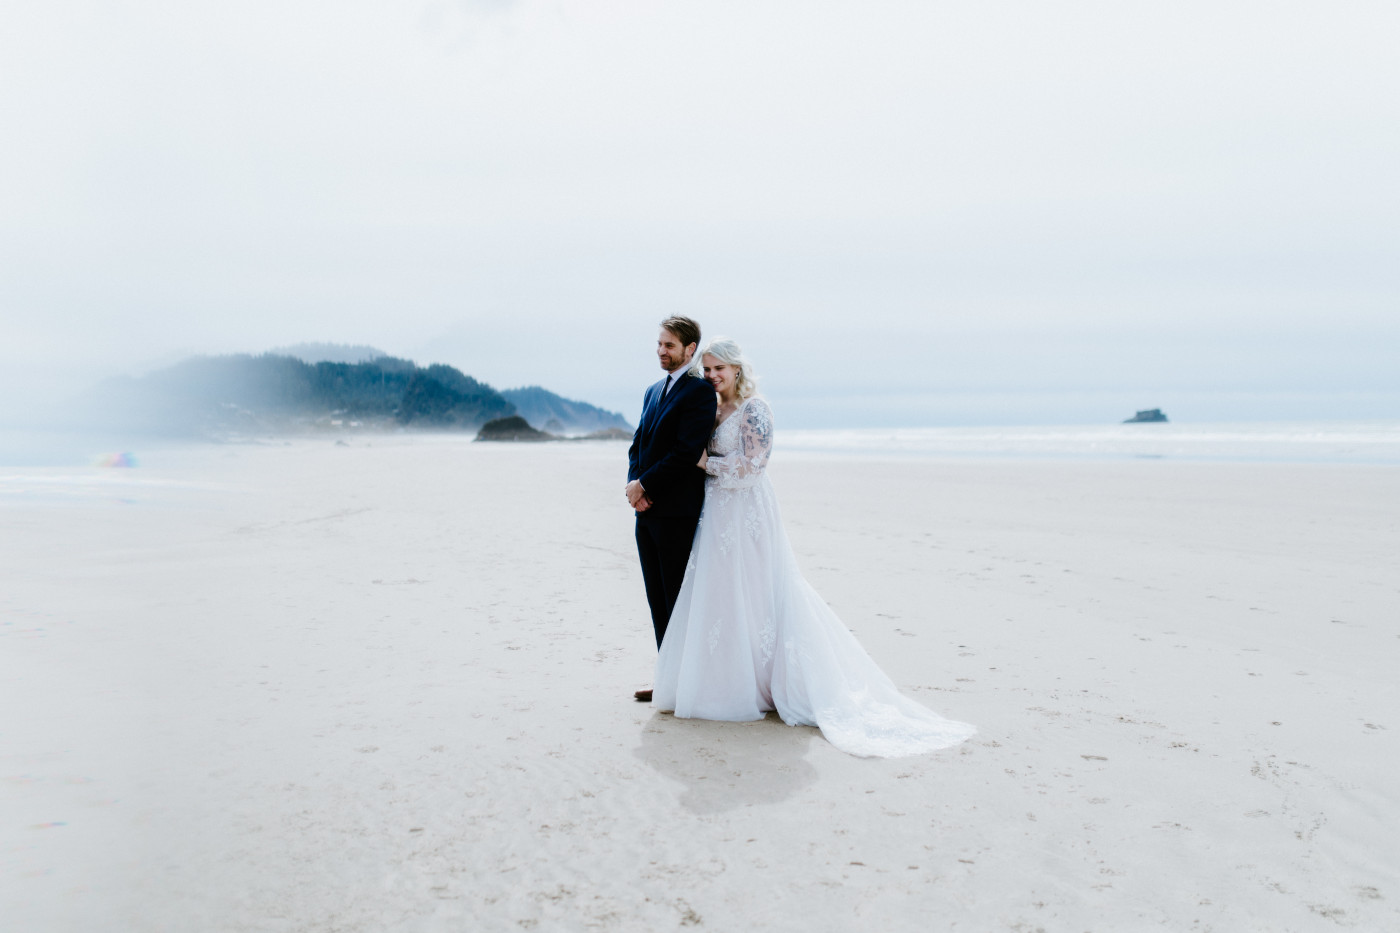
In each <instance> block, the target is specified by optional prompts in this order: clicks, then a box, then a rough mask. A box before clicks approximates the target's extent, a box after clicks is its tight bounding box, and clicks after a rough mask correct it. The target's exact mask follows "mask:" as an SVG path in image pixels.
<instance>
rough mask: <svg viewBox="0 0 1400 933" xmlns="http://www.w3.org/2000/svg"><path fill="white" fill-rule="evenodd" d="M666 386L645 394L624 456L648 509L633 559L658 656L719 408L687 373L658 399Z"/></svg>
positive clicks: (707, 388)
mask: <svg viewBox="0 0 1400 933" xmlns="http://www.w3.org/2000/svg"><path fill="white" fill-rule="evenodd" d="M665 385H666V380H665V379H662V380H661V381H660V382H658V383H656V385H654V386H652V387H651V388H649V389H647V391H646V395H645V396H644V397H643V400H642V417H641V420H640V421H639V422H638V423H637V433H636V434H635V435H633V437H632V446H631V448H630V449H629V450H628V451H627V480H628V482H631V481H632V480H634V479H635V480H639V481H641V484H642V488H643V489H645V490H646V494H647V498H648V499H650V500H651V503H652V504H651V508H649V509H647V510H646V511H645V512H638V513H637V556H638V557H640V558H641V562H642V579H643V580H644V581H645V582H646V589H647V603H648V604H649V605H650V606H651V624H652V627H653V628H655V629H656V646H657V647H658V648H660V647H661V639H662V638H664V637H665V635H666V622H667V620H668V619H670V618H671V609H672V608H673V607H674V606H675V605H676V597H677V596H679V595H680V592H681V582H682V581H683V580H684V579H685V565H686V562H687V561H689V560H690V545H691V543H692V542H694V540H695V526H696V525H697V524H698V523H699V521H700V509H701V507H702V506H703V505H704V504H705V471H704V470H701V469H700V468H699V467H697V466H696V465H695V464H696V462H697V461H698V460H699V459H700V454H701V453H703V452H704V450H705V445H706V444H708V443H709V440H710V433H711V432H712V431H713V430H714V428H715V409H716V407H717V406H718V402H717V400H716V398H715V390H714V386H712V385H710V384H709V383H708V382H706V381H705V380H704V379H701V378H699V377H698V376H693V375H690V374H689V372H687V374H686V375H683V376H681V377H680V378H679V379H677V380H676V381H675V382H674V383H673V384H672V386H671V391H669V392H667V393H666V395H665V396H664V397H663V396H662V394H661V390H662V388H663V387H665Z"/></svg>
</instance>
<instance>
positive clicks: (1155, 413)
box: [1123, 408, 1167, 424]
mask: <svg viewBox="0 0 1400 933" xmlns="http://www.w3.org/2000/svg"><path fill="white" fill-rule="evenodd" d="M1166 420H1167V416H1166V415H1164V414H1162V409H1160V408H1148V409H1146V410H1145V411H1140V412H1138V413H1137V414H1136V415H1133V416H1132V417H1131V418H1128V419H1125V420H1124V422H1123V423H1124V424H1138V423H1140V422H1144V421H1166Z"/></svg>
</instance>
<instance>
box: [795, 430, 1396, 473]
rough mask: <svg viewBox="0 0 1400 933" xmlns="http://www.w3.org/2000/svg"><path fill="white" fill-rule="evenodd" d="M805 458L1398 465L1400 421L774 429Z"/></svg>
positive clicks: (796, 452)
mask: <svg viewBox="0 0 1400 933" xmlns="http://www.w3.org/2000/svg"><path fill="white" fill-rule="evenodd" d="M777 445H778V449H780V450H782V451H783V452H784V453H792V454H797V455H799V456H812V457H829V456H838V457H872V456H873V457H881V458H900V459H903V458H941V457H965V458H973V459H976V458H996V459H1000V458H1012V459H1015V458H1022V459H1057V460H1131V459H1153V460H1182V461H1217V462H1241V463H1358V464H1363V463H1364V464H1386V465H1400V420H1394V421H1354V422H1348V421H1317V422H1277V421H1274V422H1248V423H1238V424H1171V423H1168V424H1117V425H1065V426H1058V427H1055V426H1045V425H1039V426H1033V427H982V428H978V427H957V428H859V429H852V430H792V431H785V432H784V431H781V426H780V433H779V435H778V438H777Z"/></svg>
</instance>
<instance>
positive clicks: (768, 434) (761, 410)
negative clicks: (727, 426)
mask: <svg viewBox="0 0 1400 933" xmlns="http://www.w3.org/2000/svg"><path fill="white" fill-rule="evenodd" d="M731 417H734V418H742V419H743V420H742V421H740V422H739V449H738V450H736V451H734V452H733V453H731V454H726V455H725V456H722V457H716V456H711V457H710V458H709V461H708V462H707V463H706V464H705V472H706V473H709V474H710V475H711V476H714V477H717V478H718V479H719V484H718V485H719V486H720V487H721V488H723V489H737V488H739V487H742V486H752V485H754V484H755V483H757V482H758V481H759V479H760V478H761V477H762V476H763V471H764V469H766V468H767V466H768V456H769V454H771V453H772V452H773V412H772V410H771V409H769V407H768V403H767V402H765V401H764V400H763V399H761V398H751V399H749V400H748V401H746V402H745V403H744V405H743V407H742V408H740V409H739V410H738V411H736V412H735V413H734V414H733V415H732V416H731Z"/></svg>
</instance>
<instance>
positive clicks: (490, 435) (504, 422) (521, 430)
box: [476, 415, 556, 441]
mask: <svg viewBox="0 0 1400 933" xmlns="http://www.w3.org/2000/svg"><path fill="white" fill-rule="evenodd" d="M476 439H477V440H479V441H552V440H555V439H556V438H555V436H554V435H553V434H546V433H545V432H543V431H537V430H535V429H534V428H532V427H530V422H528V421H526V420H525V419H524V418H522V417H520V416H519V415H511V416H510V417H509V418H497V419H495V420H494V421H488V422H486V423H485V424H483V425H482V426H481V430H480V431H479V432H478V433H477V435H476Z"/></svg>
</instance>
